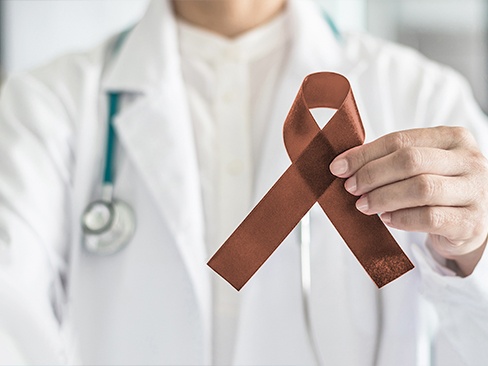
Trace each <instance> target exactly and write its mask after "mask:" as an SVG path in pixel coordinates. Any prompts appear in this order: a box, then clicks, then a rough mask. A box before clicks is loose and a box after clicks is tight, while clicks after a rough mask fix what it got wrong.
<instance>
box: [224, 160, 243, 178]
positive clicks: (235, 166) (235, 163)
mask: <svg viewBox="0 0 488 366" xmlns="http://www.w3.org/2000/svg"><path fill="white" fill-rule="evenodd" d="M243 169H244V163H243V162H242V160H240V159H234V160H231V161H230V162H229V163H228V164H227V172H228V173H229V174H231V175H239V174H241V173H242V170H243Z"/></svg>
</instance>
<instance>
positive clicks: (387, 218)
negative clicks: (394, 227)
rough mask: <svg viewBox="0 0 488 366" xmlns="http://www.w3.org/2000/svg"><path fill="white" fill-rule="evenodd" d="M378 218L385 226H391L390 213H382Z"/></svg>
mask: <svg viewBox="0 0 488 366" xmlns="http://www.w3.org/2000/svg"><path fill="white" fill-rule="evenodd" d="M380 218H381V221H383V222H384V223H385V224H387V225H389V224H391V213H389V212H384V213H383V214H381V216H380Z"/></svg>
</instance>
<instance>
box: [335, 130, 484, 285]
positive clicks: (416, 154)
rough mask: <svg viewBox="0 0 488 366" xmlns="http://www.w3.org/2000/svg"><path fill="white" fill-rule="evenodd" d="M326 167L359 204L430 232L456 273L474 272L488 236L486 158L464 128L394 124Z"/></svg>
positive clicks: (395, 223) (398, 224) (392, 222)
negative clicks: (396, 126) (398, 127)
mask: <svg viewBox="0 0 488 366" xmlns="http://www.w3.org/2000/svg"><path fill="white" fill-rule="evenodd" d="M330 170H331V172H332V174H334V175H336V176H337V177H340V178H346V181H345V184H344V187H345V189H346V190H347V191H348V192H349V193H351V194H353V195H355V196H357V197H359V199H358V201H357V202H356V208H357V209H358V210H359V211H361V212H363V213H364V214H366V215H375V214H380V215H381V216H380V217H381V219H382V220H383V222H384V223H385V224H386V225H388V226H390V227H392V228H396V229H401V230H406V231H419V232H426V233H428V234H429V235H428V245H429V248H430V249H431V250H432V251H433V252H434V254H435V255H439V256H441V257H442V258H445V259H447V260H448V265H449V266H450V267H451V268H452V269H454V270H456V271H457V273H458V274H459V275H461V276H467V275H469V274H471V273H472V272H473V270H474V268H475V267H476V264H477V263H478V262H479V260H480V258H481V255H482V253H483V251H484V248H485V247H486V243H487V236H488V161H487V159H486V158H485V157H484V156H483V155H482V153H481V152H480V150H479V148H478V146H477V144H476V142H475V139H474V137H473V136H472V135H471V134H470V133H469V132H468V131H467V130H466V129H464V128H462V127H435V128H423V129H415V130H406V131H400V132H395V133H392V134H389V135H386V136H383V137H380V138H379V139H377V140H375V141H373V142H371V143H368V144H365V145H362V146H357V147H354V148H352V149H350V150H348V151H346V152H344V153H342V154H340V155H339V156H337V157H336V158H335V159H334V160H333V161H332V163H331V165H330Z"/></svg>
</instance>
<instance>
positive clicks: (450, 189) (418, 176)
mask: <svg viewBox="0 0 488 366" xmlns="http://www.w3.org/2000/svg"><path fill="white" fill-rule="evenodd" d="M285 3H286V0H173V8H174V11H175V14H176V15H177V16H179V17H180V18H182V19H184V20H186V21H187V22H189V23H192V24H195V25H197V26H200V27H203V28H206V29H208V30H211V31H214V32H216V33H218V34H221V35H223V36H226V37H230V38H231V37H236V36H238V35H240V34H242V33H244V32H246V31H248V30H250V29H252V28H255V27H257V26H259V25H261V24H264V23H266V22H267V21H269V20H270V19H272V18H273V17H275V16H276V15H277V14H278V13H280V12H281V11H282V10H283V9H284V7H285ZM330 170H331V172H332V174H334V175H336V176H338V177H340V178H346V181H345V185H344V187H345V189H346V190H347V191H349V192H350V193H351V194H353V195H355V196H357V197H359V199H358V201H357V203H356V207H357V209H358V210H359V211H361V212H363V213H364V214H366V215H375V214H380V217H381V219H382V220H383V222H384V223H385V224H386V225H388V226H390V227H392V228H397V229H401V230H406V231H419V232H426V233H428V234H429V235H428V242H427V245H428V246H429V248H430V249H431V251H432V252H433V254H434V255H435V256H439V257H441V258H444V259H446V260H447V264H448V266H449V267H451V268H452V269H453V270H455V271H456V272H457V273H458V274H459V275H461V276H467V275H469V274H471V273H472V272H473V270H474V268H475V267H476V264H477V263H478V262H479V260H480V258H481V256H482V254H483V251H484V249H485V247H486V245H487V236H488V161H487V159H486V158H485V157H484V156H483V155H482V154H481V152H480V151H479V149H478V147H477V145H476V142H475V140H474V138H473V136H471V135H470V134H469V132H468V131H467V130H466V129H463V128H460V127H436V128H425V129H416V130H408V131H401V132H395V133H392V134H389V135H386V136H383V137H381V138H379V139H378V140H376V141H373V142H371V143H369V144H365V145H363V146H358V147H355V148H353V149H350V150H348V151H346V152H344V153H342V154H341V155H339V156H338V157H337V158H336V159H335V160H334V161H333V162H332V164H331V166H330Z"/></svg>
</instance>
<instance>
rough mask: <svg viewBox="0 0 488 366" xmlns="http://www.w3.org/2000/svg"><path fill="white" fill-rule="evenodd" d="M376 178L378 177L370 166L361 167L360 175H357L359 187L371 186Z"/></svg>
mask: <svg viewBox="0 0 488 366" xmlns="http://www.w3.org/2000/svg"><path fill="white" fill-rule="evenodd" d="M376 179H377V177H376V173H375V172H374V170H373V169H372V168H371V167H369V166H365V167H364V168H363V169H361V170H360V171H359V172H358V176H357V184H358V187H370V186H372V185H373V184H374V182H375V181H376Z"/></svg>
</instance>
